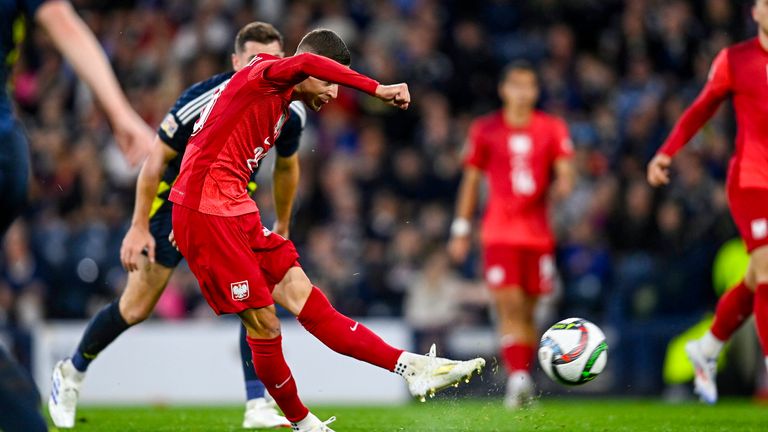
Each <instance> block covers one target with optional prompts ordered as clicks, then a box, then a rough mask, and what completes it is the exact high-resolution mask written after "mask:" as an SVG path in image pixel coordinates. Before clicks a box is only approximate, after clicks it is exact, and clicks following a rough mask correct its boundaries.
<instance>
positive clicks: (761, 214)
mask: <svg viewBox="0 0 768 432" xmlns="http://www.w3.org/2000/svg"><path fill="white" fill-rule="evenodd" d="M728 205H729V206H730V208H731V215H732V216H733V221H734V222H735V223H736V227H737V228H738V229H739V233H740V234H741V238H742V239H744V243H745V244H746V245H747V251H749V252H752V251H753V250H755V249H757V248H759V247H761V246H768V188H767V189H761V188H740V187H738V186H735V185H733V184H731V183H729V184H728Z"/></svg>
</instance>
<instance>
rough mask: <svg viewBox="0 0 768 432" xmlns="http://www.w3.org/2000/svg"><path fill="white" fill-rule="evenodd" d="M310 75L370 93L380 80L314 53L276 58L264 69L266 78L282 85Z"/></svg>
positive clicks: (374, 91) (291, 83)
mask: <svg viewBox="0 0 768 432" xmlns="http://www.w3.org/2000/svg"><path fill="white" fill-rule="evenodd" d="M309 77H314V78H317V79H321V80H323V81H328V82H332V83H336V84H341V85H343V86H346V87H351V88H353V89H356V90H360V91H362V92H365V93H368V94H370V95H373V94H375V93H376V87H378V86H379V82H378V81H376V80H374V79H372V78H369V77H367V76H365V75H363V74H361V73H358V72H355V71H354V70H352V69H350V68H348V67H346V66H343V65H341V64H339V63H337V62H335V61H333V60H331V59H329V58H327V57H323V56H319V55H317V54H312V53H301V54H296V55H294V56H292V57H287V58H284V59H278V60H275V61H274V62H272V63H271V64H270V65H269V66H267V67H266V68H265V70H264V78H266V79H268V80H270V81H273V82H276V83H279V84H282V85H289V86H292V85H295V84H298V83H300V82H302V81H304V80H305V79H307V78H309Z"/></svg>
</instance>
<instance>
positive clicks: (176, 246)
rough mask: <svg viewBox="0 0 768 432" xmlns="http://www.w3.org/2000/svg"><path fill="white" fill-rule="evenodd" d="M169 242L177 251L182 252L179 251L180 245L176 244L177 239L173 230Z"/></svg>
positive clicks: (169, 235)
mask: <svg viewBox="0 0 768 432" xmlns="http://www.w3.org/2000/svg"><path fill="white" fill-rule="evenodd" d="M168 241H169V242H171V246H173V247H174V248H175V249H176V250H177V251H179V252H181V251H180V250H179V245H177V244H176V237H174V236H173V230H171V233H170V234H168Z"/></svg>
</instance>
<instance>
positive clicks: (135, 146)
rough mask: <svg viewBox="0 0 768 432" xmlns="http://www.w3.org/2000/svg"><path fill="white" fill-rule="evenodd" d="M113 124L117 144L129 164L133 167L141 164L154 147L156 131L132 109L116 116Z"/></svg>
mask: <svg viewBox="0 0 768 432" xmlns="http://www.w3.org/2000/svg"><path fill="white" fill-rule="evenodd" d="M111 124H112V131H113V132H114V134H115V140H116V141H117V145H118V146H119V147H120V151H122V152H123V155H125V159H126V160H127V161H128V164H129V165H131V166H132V167H133V166H136V165H138V164H140V163H141V162H142V161H143V160H144V158H145V157H146V156H147V155H148V154H149V151H150V149H151V147H152V143H153V142H154V138H155V133H154V131H152V129H150V127H149V126H147V124H146V123H144V120H142V119H141V117H139V115H138V114H136V111H134V110H132V109H128V110H127V112H126V113H124V114H121V115H117V116H114V118H113V119H112V121H111Z"/></svg>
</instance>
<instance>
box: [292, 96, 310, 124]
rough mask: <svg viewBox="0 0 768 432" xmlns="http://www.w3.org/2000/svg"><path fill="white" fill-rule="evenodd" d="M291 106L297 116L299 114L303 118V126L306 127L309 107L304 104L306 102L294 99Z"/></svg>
mask: <svg viewBox="0 0 768 432" xmlns="http://www.w3.org/2000/svg"><path fill="white" fill-rule="evenodd" d="M290 108H291V109H292V110H293V112H295V113H296V115H297V116H299V119H301V128H302V129H304V127H305V126H306V125H307V108H306V107H305V106H304V103H303V102H301V101H293V102H291V106H290Z"/></svg>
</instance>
